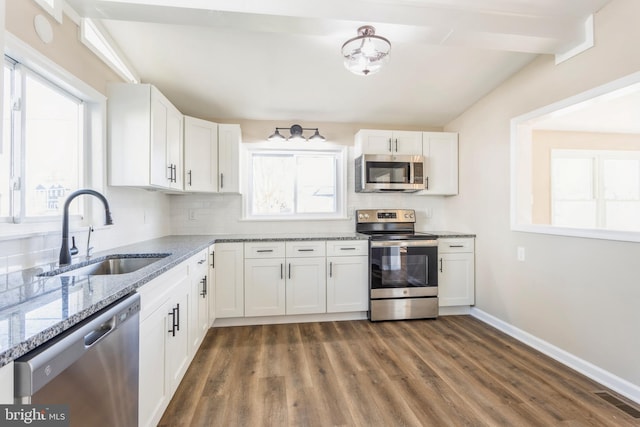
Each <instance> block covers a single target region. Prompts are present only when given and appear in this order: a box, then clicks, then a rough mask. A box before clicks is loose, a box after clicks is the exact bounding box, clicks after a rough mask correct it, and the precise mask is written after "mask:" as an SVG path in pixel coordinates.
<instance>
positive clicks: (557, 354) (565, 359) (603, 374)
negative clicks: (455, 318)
mask: <svg viewBox="0 0 640 427" xmlns="http://www.w3.org/2000/svg"><path fill="white" fill-rule="evenodd" d="M470 314H471V315H472V316H473V317H475V318H477V319H479V320H482V321H483V322H485V323H487V324H489V325H491V326H493V327H495V328H496V329H499V330H501V331H502V332H504V333H505V334H507V335H510V336H512V337H513V338H515V339H517V340H518V341H521V342H523V343H524V344H526V345H528V346H529V347H533V348H534V349H536V350H538V351H540V352H541V353H544V354H546V355H547V356H549V357H551V358H552V359H555V360H557V361H558V362H560V363H562V364H564V365H566V366H568V367H569V368H571V369H574V370H575V371H578V372H580V373H581V374H583V375H585V376H587V377H589V378H591V379H592V380H594V381H597V382H599V383H600V384H602V385H604V386H605V387H608V388H610V389H611V390H613V391H615V392H616V393H620V394H621V395H622V396H625V397H627V398H629V399H631V400H633V401H634V402H636V403H640V386H637V385H635V384H633V383H631V382H629V381H627V380H625V379H623V378H620V377H618V376H616V375H614V374H612V373H611V372H608V371H605V370H604V369H602V368H600V367H598V366H596V365H594V364H592V363H590V362H587V361H586V360H583V359H580V358H579V357H577V356H574V355H573V354H571V353H569V352H567V351H565V350H563V349H561V348H559V347H556V346H555V345H553V344H550V343H548V342H546V341H544V340H542V339H540V338H538V337H536V336H534V335H531V334H530V333H528V332H525V331H523V330H522V329H519V328H517V327H515V326H513V325H511V324H509V323H506V322H505V321H503V320H500V319H498V318H497V317H494V316H492V315H490V314H489V313H486V312H484V311H482V310H480V309H477V308H475V307H473V308H471V313H470Z"/></svg>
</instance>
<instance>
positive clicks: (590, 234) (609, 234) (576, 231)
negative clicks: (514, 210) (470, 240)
mask: <svg viewBox="0 0 640 427" xmlns="http://www.w3.org/2000/svg"><path fill="white" fill-rule="evenodd" d="M511 230H512V231H521V232H525V233H539V234H551V235H555V236H567V237H581V238H586V239H601V240H615V241H621V242H640V232H636V231H619V230H602V229H588V228H570V227H553V226H550V225H534V224H515V225H512V226H511Z"/></svg>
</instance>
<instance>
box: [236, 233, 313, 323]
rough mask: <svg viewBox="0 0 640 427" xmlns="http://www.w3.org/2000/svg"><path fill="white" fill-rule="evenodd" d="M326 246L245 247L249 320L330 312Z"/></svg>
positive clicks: (267, 244) (264, 244) (275, 244)
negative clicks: (327, 297)
mask: <svg viewBox="0 0 640 427" xmlns="http://www.w3.org/2000/svg"><path fill="white" fill-rule="evenodd" d="M324 255H325V242H324V241H321V242H320V241H295V242H249V243H245V261H244V279H245V280H244V294H245V316H277V315H287V314H312V313H325V312H326V279H325V271H326V267H325V257H324Z"/></svg>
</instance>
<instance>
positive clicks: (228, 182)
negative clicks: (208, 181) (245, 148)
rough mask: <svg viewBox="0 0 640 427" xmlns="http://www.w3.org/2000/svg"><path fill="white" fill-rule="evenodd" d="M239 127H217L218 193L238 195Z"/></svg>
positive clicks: (232, 125) (220, 125) (225, 125)
mask: <svg viewBox="0 0 640 427" xmlns="http://www.w3.org/2000/svg"><path fill="white" fill-rule="evenodd" d="M241 142H242V133H241V131H240V125H235V124H219V125H218V175H219V176H218V191H219V192H220V193H240V176H239V173H238V170H239V166H240V143H241Z"/></svg>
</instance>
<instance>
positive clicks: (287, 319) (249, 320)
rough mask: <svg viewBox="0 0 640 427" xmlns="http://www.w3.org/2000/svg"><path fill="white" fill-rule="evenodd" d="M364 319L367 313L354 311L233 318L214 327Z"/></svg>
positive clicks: (225, 319) (221, 321) (214, 324)
mask: <svg viewBox="0 0 640 427" xmlns="http://www.w3.org/2000/svg"><path fill="white" fill-rule="evenodd" d="M364 319H367V312H366V311H354V312H350V313H323V314H298V315H290V316H262V317H233V318H224V319H216V320H215V321H214V322H213V327H214V328H223V327H227V326H250V325H275V324H280V323H306V322H333V321H341V320H364Z"/></svg>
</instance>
